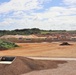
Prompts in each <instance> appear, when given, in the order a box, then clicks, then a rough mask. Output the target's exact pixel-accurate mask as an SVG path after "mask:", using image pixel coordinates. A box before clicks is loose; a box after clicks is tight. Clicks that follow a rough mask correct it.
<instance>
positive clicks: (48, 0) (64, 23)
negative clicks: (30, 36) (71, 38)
mask: <svg viewBox="0 0 76 75" xmlns="http://www.w3.org/2000/svg"><path fill="white" fill-rule="evenodd" d="M35 27H36V28H40V29H46V30H48V29H51V30H76V1H75V0H0V30H4V29H6V30H12V29H22V28H35Z"/></svg>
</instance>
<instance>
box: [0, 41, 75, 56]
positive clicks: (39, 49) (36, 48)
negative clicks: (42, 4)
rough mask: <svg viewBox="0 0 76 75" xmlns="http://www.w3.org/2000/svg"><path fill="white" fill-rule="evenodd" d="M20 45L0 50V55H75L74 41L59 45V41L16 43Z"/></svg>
mask: <svg viewBox="0 0 76 75" xmlns="http://www.w3.org/2000/svg"><path fill="white" fill-rule="evenodd" d="M17 44H18V45H19V46H20V47H19V48H15V49H11V50H4V51H0V56H5V55H7V56H39V57H41V56H42V57H43V56H45V57H76V43H75V42H71V44H72V45H69V46H60V43H55V42H53V43H17Z"/></svg>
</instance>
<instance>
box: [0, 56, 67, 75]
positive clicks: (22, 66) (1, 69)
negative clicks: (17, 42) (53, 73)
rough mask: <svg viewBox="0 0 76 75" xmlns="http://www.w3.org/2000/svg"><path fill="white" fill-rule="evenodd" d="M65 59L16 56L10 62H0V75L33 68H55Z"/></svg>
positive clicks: (13, 73) (19, 72) (17, 74)
mask: <svg viewBox="0 0 76 75" xmlns="http://www.w3.org/2000/svg"><path fill="white" fill-rule="evenodd" d="M64 63H67V61H56V60H51V61H50V60H47V61H46V60H33V59H29V58H26V57H16V58H15V60H14V61H13V62H12V64H0V75H21V74H25V73H27V72H31V71H34V70H44V69H53V68H57V67H58V64H64Z"/></svg>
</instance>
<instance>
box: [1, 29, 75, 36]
mask: <svg viewBox="0 0 76 75" xmlns="http://www.w3.org/2000/svg"><path fill="white" fill-rule="evenodd" d="M64 32H68V33H76V30H74V31H66V30H40V29H39V28H32V29H16V30H11V31H10V30H0V36H3V35H30V34H50V33H64Z"/></svg>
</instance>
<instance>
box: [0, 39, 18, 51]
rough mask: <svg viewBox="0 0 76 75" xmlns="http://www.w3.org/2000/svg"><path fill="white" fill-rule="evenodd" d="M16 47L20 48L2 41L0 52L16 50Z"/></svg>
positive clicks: (0, 42) (0, 41)
mask: <svg viewBox="0 0 76 75" xmlns="http://www.w3.org/2000/svg"><path fill="white" fill-rule="evenodd" d="M15 47H19V46H18V45H16V44H15V43H13V42H8V41H2V40H0V50H8V49H11V48H15Z"/></svg>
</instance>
